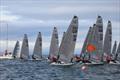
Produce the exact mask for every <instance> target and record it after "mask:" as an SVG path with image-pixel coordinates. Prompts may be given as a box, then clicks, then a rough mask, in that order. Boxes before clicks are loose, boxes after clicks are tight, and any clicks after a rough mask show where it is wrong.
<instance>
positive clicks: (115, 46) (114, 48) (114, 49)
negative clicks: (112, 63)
mask: <svg viewBox="0 0 120 80" xmlns="http://www.w3.org/2000/svg"><path fill="white" fill-rule="evenodd" d="M116 50H117V41H115V43H114V45H113V49H112V56H113V57H114V58H115V54H116Z"/></svg>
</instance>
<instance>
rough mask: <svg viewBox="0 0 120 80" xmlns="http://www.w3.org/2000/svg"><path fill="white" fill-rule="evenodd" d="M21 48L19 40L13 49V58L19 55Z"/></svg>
mask: <svg viewBox="0 0 120 80" xmlns="http://www.w3.org/2000/svg"><path fill="white" fill-rule="evenodd" d="M19 49H20V45H19V41H17V42H16V44H15V47H14V50H13V55H12V57H13V58H17V57H18V52H19Z"/></svg>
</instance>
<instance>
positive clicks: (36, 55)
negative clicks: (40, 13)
mask: <svg viewBox="0 0 120 80" xmlns="http://www.w3.org/2000/svg"><path fill="white" fill-rule="evenodd" d="M32 59H33V60H42V36H41V32H39V33H38V37H37V39H36V43H35V46H34V51H33V55H32Z"/></svg>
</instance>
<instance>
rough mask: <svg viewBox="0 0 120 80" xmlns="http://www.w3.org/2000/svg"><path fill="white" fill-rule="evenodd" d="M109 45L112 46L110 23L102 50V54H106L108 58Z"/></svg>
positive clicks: (109, 23)
mask: <svg viewBox="0 0 120 80" xmlns="http://www.w3.org/2000/svg"><path fill="white" fill-rule="evenodd" d="M111 45H112V26H111V22H110V21H108V25H107V29H106V33H105V38H104V48H103V51H104V53H105V54H107V55H108V56H110V55H111Z"/></svg>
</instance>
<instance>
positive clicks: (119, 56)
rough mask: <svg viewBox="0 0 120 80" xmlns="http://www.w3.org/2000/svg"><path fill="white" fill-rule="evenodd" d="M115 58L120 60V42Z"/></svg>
mask: <svg viewBox="0 0 120 80" xmlns="http://www.w3.org/2000/svg"><path fill="white" fill-rule="evenodd" d="M115 60H119V61H120V42H119V44H118V48H117V51H116V54H115Z"/></svg>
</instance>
